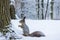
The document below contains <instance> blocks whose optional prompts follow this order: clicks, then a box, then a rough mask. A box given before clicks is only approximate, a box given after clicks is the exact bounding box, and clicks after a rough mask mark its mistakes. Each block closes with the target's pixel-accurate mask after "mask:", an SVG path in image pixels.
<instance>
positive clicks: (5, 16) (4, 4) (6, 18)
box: [0, 0, 10, 32]
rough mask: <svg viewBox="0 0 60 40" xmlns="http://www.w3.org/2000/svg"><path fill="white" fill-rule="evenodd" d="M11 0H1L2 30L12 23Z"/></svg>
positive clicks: (0, 19)
mask: <svg viewBox="0 0 60 40" xmlns="http://www.w3.org/2000/svg"><path fill="white" fill-rule="evenodd" d="M9 3H10V1H9V0H0V32H3V29H6V26H7V25H9V23H10V6H9Z"/></svg>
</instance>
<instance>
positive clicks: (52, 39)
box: [11, 19, 60, 40]
mask: <svg viewBox="0 0 60 40" xmlns="http://www.w3.org/2000/svg"><path fill="white" fill-rule="evenodd" d="M11 23H12V25H13V27H12V28H13V30H15V33H16V34H17V35H19V36H20V35H21V36H20V37H22V39H20V40H60V31H59V30H60V24H59V23H60V21H56V20H31V19H26V24H27V25H28V27H29V30H30V33H32V32H34V31H41V32H43V33H44V34H45V37H24V36H23V35H22V34H23V31H22V29H21V28H20V27H18V25H19V20H11Z"/></svg>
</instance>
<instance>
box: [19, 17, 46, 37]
mask: <svg viewBox="0 0 60 40" xmlns="http://www.w3.org/2000/svg"><path fill="white" fill-rule="evenodd" d="M25 18H26V17H23V19H22V20H20V21H19V22H20V23H21V25H19V27H21V28H22V29H23V33H24V34H23V35H24V36H31V37H41V36H45V35H44V34H43V33H42V32H40V31H35V32H33V33H31V34H29V28H28V26H27V25H26V23H25Z"/></svg>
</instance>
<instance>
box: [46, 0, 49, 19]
mask: <svg viewBox="0 0 60 40" xmlns="http://www.w3.org/2000/svg"><path fill="white" fill-rule="evenodd" d="M48 6H49V0H47V5H46V12H45V19H46V16H47V11H48Z"/></svg>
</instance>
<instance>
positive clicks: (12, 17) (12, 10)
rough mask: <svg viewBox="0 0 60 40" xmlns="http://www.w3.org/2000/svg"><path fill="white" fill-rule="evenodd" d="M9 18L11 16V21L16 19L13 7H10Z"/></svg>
mask: <svg viewBox="0 0 60 40" xmlns="http://www.w3.org/2000/svg"><path fill="white" fill-rule="evenodd" d="M10 16H11V19H16V17H15V7H14V5H10Z"/></svg>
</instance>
